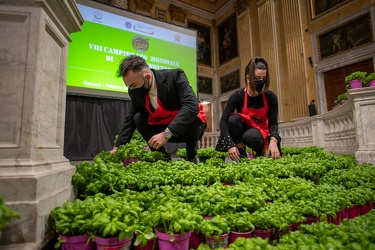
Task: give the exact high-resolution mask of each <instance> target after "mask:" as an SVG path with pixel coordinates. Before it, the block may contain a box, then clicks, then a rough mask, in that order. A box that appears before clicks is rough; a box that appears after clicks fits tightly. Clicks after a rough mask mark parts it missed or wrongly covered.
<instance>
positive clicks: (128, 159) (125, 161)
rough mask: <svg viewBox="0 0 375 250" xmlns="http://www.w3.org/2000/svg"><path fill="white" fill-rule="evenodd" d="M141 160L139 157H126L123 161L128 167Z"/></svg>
mask: <svg viewBox="0 0 375 250" xmlns="http://www.w3.org/2000/svg"><path fill="white" fill-rule="evenodd" d="M137 161H139V158H125V159H124V160H123V161H122V163H124V166H125V167H126V166H127V165H129V164H130V163H133V162H137Z"/></svg>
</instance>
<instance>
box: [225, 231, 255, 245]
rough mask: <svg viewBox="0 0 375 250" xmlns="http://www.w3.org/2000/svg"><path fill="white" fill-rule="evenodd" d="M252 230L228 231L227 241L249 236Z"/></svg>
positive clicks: (230, 241)
mask: <svg viewBox="0 0 375 250" xmlns="http://www.w3.org/2000/svg"><path fill="white" fill-rule="evenodd" d="M252 233H253V231H249V232H233V231H232V232H230V234H229V243H233V242H235V241H236V239H237V238H251V235H252Z"/></svg>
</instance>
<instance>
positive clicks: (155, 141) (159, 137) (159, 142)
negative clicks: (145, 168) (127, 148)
mask: <svg viewBox="0 0 375 250" xmlns="http://www.w3.org/2000/svg"><path fill="white" fill-rule="evenodd" d="M167 141H168V139H167V138H165V136H164V133H163V132H161V133H159V134H156V135H154V136H153V137H151V139H150V140H149V141H148V142H147V143H148V145H149V146H150V147H152V148H154V149H159V148H161V147H162V146H163V145H164V144H165V143H167Z"/></svg>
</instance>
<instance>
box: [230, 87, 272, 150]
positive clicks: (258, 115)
mask: <svg viewBox="0 0 375 250" xmlns="http://www.w3.org/2000/svg"><path fill="white" fill-rule="evenodd" d="M261 94H262V97H263V103H264V106H263V108H260V109H253V108H248V107H247V97H248V94H247V89H245V98H244V103H243V108H242V113H237V114H238V115H239V116H240V117H241V119H242V121H243V122H244V123H245V124H246V127H247V128H257V129H259V131H260V133H261V134H262V136H263V141H264V146H263V151H262V153H264V152H266V149H267V144H268V142H267V137H268V134H269V129H268V104H267V99H266V95H265V94H264V92H262V93H261Z"/></svg>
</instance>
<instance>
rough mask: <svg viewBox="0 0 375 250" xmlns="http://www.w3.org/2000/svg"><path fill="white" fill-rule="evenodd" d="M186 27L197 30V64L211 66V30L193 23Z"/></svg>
mask: <svg viewBox="0 0 375 250" xmlns="http://www.w3.org/2000/svg"><path fill="white" fill-rule="evenodd" d="M188 27H189V28H192V29H195V30H197V58H198V63H201V64H206V65H209V66H212V61H211V29H210V27H208V26H203V25H200V24H196V23H193V22H189V23H188Z"/></svg>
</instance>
